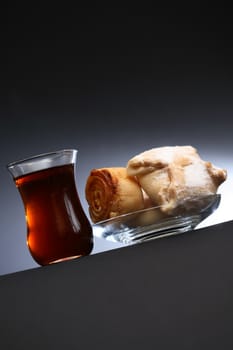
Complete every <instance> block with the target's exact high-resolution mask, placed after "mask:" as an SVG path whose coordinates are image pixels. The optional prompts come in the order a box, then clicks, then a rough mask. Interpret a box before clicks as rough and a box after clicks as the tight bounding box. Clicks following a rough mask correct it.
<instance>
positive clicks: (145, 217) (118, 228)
mask: <svg viewBox="0 0 233 350" xmlns="http://www.w3.org/2000/svg"><path fill="white" fill-rule="evenodd" d="M220 200H221V195H220V194H215V195H210V196H206V197H202V198H201V202H200V197H199V198H192V199H191V200H190V199H189V200H187V201H186V203H185V204H186V205H187V203H188V208H187V207H185V209H184V207H180V208H179V209H178V210H177V212H176V213H173V215H172V216H168V215H165V214H163V213H162V211H161V207H152V208H149V209H144V210H139V211H135V212H133V213H129V214H124V215H120V216H117V217H114V218H112V219H108V220H105V221H100V222H98V223H96V224H94V225H93V234H94V236H96V237H99V238H104V239H107V240H109V241H113V242H121V243H126V244H133V243H139V242H143V241H148V240H151V239H156V238H161V237H165V236H170V235H176V234H180V233H184V232H187V231H190V230H193V229H194V228H195V227H196V226H197V225H198V224H199V223H200V222H201V221H203V220H204V219H206V218H207V217H208V216H209V215H211V214H212V213H213V212H214V211H215V210H216V209H217V208H218V206H219V203H220ZM197 201H198V208H199V209H197ZM200 208H201V209H200ZM179 212H180V213H182V214H180V213H179Z"/></svg>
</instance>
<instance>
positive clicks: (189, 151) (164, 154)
mask: <svg viewBox="0 0 233 350" xmlns="http://www.w3.org/2000/svg"><path fill="white" fill-rule="evenodd" d="M126 168H127V173H128V175H129V176H136V177H137V179H138V181H139V184H140V186H141V187H142V188H143V190H144V191H145V192H146V193H147V195H148V196H149V198H151V200H152V201H153V203H154V205H159V206H162V208H161V209H162V210H163V211H164V212H165V213H167V214H172V213H174V211H175V209H177V208H179V207H182V210H183V209H185V207H186V208H188V206H189V205H190V202H192V200H193V199H195V205H197V206H198V205H202V204H201V203H202V199H203V197H204V196H208V195H211V194H215V193H216V192H217V189H218V187H219V186H220V185H221V183H222V182H224V181H225V179H226V177H227V172H226V170H224V169H220V168H217V167H215V166H214V165H213V164H212V163H211V162H206V161H204V160H202V159H201V158H200V156H199V154H198V152H197V150H196V148H194V147H192V146H189V145H187V146H166V147H158V148H153V149H150V150H147V151H145V152H142V153H140V154H138V155H136V156H134V157H133V158H131V159H130V160H129V161H128V163H127V166H126ZM199 199H200V201H199Z"/></svg>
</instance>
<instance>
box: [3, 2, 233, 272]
mask: <svg viewBox="0 0 233 350" xmlns="http://www.w3.org/2000/svg"><path fill="white" fill-rule="evenodd" d="M144 5H145V4H144ZM214 6H215V5H213V4H211V7H206V8H205V7H204V5H203V3H201V2H200V4H199V2H195V3H194V4H193V5H192V6H191V5H189V7H184V6H183V5H182V6H179V5H178V4H177V3H176V4H175V5H169V4H168V3H166V5H164V6H162V5H157V6H154V7H153V8H149V7H147V6H146V5H145V6H144V7H143V8H141V7H136V6H135V4H134V6H133V7H131V6H127V5H123V6H120V5H118V6H115V7H114V6H113V5H109V7H104V8H101V7H99V6H89V7H87V6H86V7H85V6H81V5H73V7H68V6H67V7H64V6H61V5H60V6H59V5H58V4H56V6H55V7H54V8H52V7H46V8H44V7H42V6H40V5H34V4H33V5H32V7H31V8H30V7H28V6H27V7H25V8H24V7H22V5H21V4H19V5H15V6H14V5H12V6H10V5H9V6H8V7H5V8H4V9H2V10H3V11H2V13H3V14H4V23H3V30H2V34H1V35H2V40H1V46H2V50H1V82H0V84H1V85H0V89H1V95H0V99H1V100H0V102H1V103H0V113H1V128H0V147H1V157H0V167H1V169H0V202H1V204H0V205H1V210H0V274H6V273H10V272H14V271H18V270H24V269H28V268H32V267H36V266H37V265H36V264H35V263H34V261H33V260H32V258H31V256H30V254H29V252H28V250H27V247H26V243H25V239H26V227H25V221H24V211H23V206H22V202H21V199H20V197H19V194H18V192H17V190H16V188H15V186H14V183H13V181H12V178H11V177H10V174H9V173H8V171H7V170H6V164H7V163H9V162H11V161H14V160H18V159H21V158H24V157H27V156H31V155H35V154H38V153H43V152H48V151H53V150H57V149H62V148H76V149H78V151H79V153H78V172H77V177H78V178H77V186H78V190H79V194H80V199H81V201H82V204H83V206H84V209H85V211H86V213H87V214H88V210H87V205H86V201H85V198H84V186H85V181H86V178H87V176H88V174H89V171H90V170H91V168H94V167H102V166H121V165H123V166H124V165H125V164H126V162H127V161H128V159H129V158H130V157H132V156H133V155H135V154H137V153H139V152H141V151H144V150H146V149H149V148H152V147H158V146H163V145H182V144H191V145H193V146H195V147H197V149H198V150H199V153H200V155H201V156H202V157H203V158H204V159H205V160H210V161H212V162H213V163H214V164H215V165H217V166H220V167H224V168H227V170H228V179H227V182H226V183H224V184H223V185H222V186H221V188H220V192H221V193H222V202H221V206H220V208H219V210H218V211H217V212H216V213H215V214H214V215H213V217H212V218H211V220H209V221H208V220H207V222H206V224H207V223H208V224H213V223H215V222H219V221H227V220H230V219H232V218H233V212H232V208H231V206H230V201H231V191H232V188H233V187H232V164H233V160H232V149H233V147H232V146H233V140H232V123H233V122H232V112H233V99H232V92H233V84H232V77H233V65H232V59H233V47H232V16H231V10H230V8H227V7H224V6H222V7H221V8H219V7H214ZM117 246H118V245H114V244H110V243H107V242H103V241H101V240H96V242H95V247H94V250H93V254H94V253H97V252H101V251H103V250H106V249H112V248H115V247H117Z"/></svg>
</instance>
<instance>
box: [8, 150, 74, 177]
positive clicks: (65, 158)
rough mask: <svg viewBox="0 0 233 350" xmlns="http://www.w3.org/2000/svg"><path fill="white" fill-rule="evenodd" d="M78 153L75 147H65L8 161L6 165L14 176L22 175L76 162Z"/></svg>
mask: <svg viewBox="0 0 233 350" xmlns="http://www.w3.org/2000/svg"><path fill="white" fill-rule="evenodd" d="M77 153H78V150H77V149H75V148H64V149H60V150H57V151H50V152H44V153H40V154H37V155H33V156H29V157H25V158H22V159H19V160H16V161H13V162H10V163H8V164H7V165H6V167H7V169H8V170H9V172H10V173H11V174H12V175H13V177H16V176H22V175H26V174H29V173H32V172H35V171H39V170H44V169H48V168H52V167H54V166H59V165H65V164H74V163H75V161H76V156H77Z"/></svg>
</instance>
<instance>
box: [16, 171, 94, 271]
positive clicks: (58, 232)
mask: <svg viewBox="0 0 233 350" xmlns="http://www.w3.org/2000/svg"><path fill="white" fill-rule="evenodd" d="M15 184H16V186H17V188H18V190H19V192H20V194H21V197H22V200H23V203H24V208H25V215H26V223H27V245H28V248H29V250H30V252H31V254H32V256H33V258H34V259H35V261H37V263H38V264H40V265H47V264H51V263H53V262H57V261H60V260H65V259H70V258H75V257H79V256H83V255H87V254H89V253H90V252H91V250H92V248H93V235H92V227H91V224H90V222H89V220H88V219H87V217H86V215H85V213H84V211H83V208H82V206H81V203H80V199H79V196H78V193H77V189H76V185H75V181H74V164H66V165H62V166H56V167H52V168H48V169H44V170H39V171H36V172H33V173H30V174H27V175H23V176H20V177H18V178H16V179H15Z"/></svg>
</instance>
